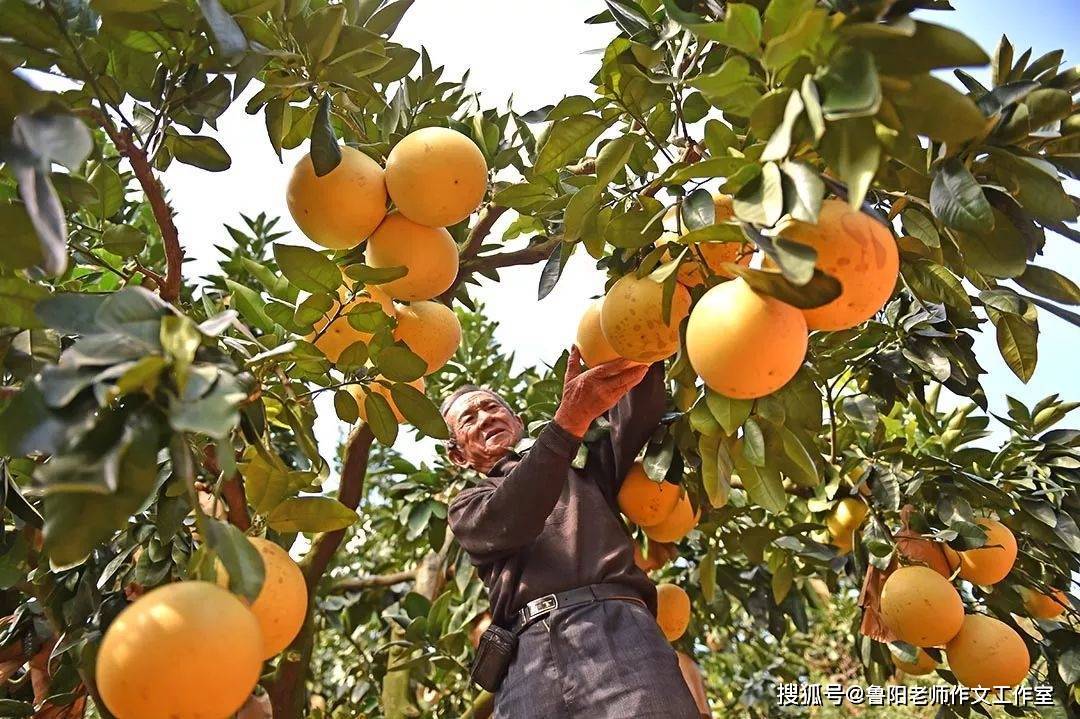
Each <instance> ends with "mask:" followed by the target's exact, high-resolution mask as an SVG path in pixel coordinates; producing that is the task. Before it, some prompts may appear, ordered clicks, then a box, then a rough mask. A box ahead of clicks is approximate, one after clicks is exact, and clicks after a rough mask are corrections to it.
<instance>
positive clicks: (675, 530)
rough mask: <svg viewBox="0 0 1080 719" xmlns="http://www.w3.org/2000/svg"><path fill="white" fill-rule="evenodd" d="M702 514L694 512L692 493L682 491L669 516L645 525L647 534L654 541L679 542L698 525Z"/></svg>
mask: <svg viewBox="0 0 1080 719" xmlns="http://www.w3.org/2000/svg"><path fill="white" fill-rule="evenodd" d="M700 516H701V513H700V512H697V513H695V512H694V505H693V504H692V503H691V502H690V495H689V494H687V493H686V492H682V493H681V494H680V495H679V501H678V502H676V503H675V509H673V510H671V513H670V514H668V516H667V517H665V518H664V519H661V520H660V521H659V522H657V523H656V524H653V525H648V526H646V527H644V530H645V536H647V537H648V538H649V539H650V540H652V541H654V542H663V543H670V542H678V541H679V540H681V539H682V538H683V537H685V536H686V535H688V534H690V531H691V530H692V529H693V528H694V527H696V526H697V523H698V518H699V517H700Z"/></svg>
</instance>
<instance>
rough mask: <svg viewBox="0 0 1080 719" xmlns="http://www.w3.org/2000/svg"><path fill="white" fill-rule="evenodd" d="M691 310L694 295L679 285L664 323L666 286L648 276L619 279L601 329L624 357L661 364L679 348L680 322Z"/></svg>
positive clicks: (602, 315) (603, 310)
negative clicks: (669, 314)
mask: <svg viewBox="0 0 1080 719" xmlns="http://www.w3.org/2000/svg"><path fill="white" fill-rule="evenodd" d="M689 310H690V293H689V292H687V290H686V288H685V287H683V286H682V285H676V286H675V294H674V295H673V296H672V298H671V318H670V321H669V322H666V323H665V322H664V286H663V285H662V284H660V283H659V282H654V281H653V280H650V279H649V278H648V277H642V278H641V279H638V278H637V277H634V275H632V274H630V275H626V276H625V277H621V278H619V280H618V281H616V282H615V284H614V285H612V286H611V289H610V290H608V293H607V295H606V296H605V297H604V302H603V306H602V308H601V310H600V327H601V328H602V331H603V334H604V337H606V338H607V340H608V342H609V343H610V344H611V347H612V348H613V349H614V350H615V351H616V352H618V353H619V356H620V357H625V358H627V359H631V360H634V361H635V362H648V363H651V362H657V361H659V360H662V359H666V358H668V357H670V356H671V355H673V354H675V352H676V351H677V350H678V349H679V323H680V322H682V320H683V318H684V317H686V314H687V312H689Z"/></svg>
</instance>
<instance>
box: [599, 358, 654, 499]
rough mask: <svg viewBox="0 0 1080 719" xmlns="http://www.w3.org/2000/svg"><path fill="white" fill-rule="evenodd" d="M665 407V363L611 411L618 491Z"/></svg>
mask: <svg viewBox="0 0 1080 719" xmlns="http://www.w3.org/2000/svg"><path fill="white" fill-rule="evenodd" d="M666 405H667V388H666V387H665V386H664V363H663V362H656V363H654V364H653V365H651V366H650V367H649V371H648V372H647V373H646V374H645V377H644V378H642V380H641V381H640V382H639V383H638V384H637V385H636V386H635V387H634V388H633V389H632V390H630V391H629V392H627V393H626V396H625V397H623V398H622V399H621V400H619V402H618V404H616V405H615V406H614V407H612V408H611V411H610V412H608V421H609V422H610V423H611V435H610V437H611V450H612V453H613V459H614V467H615V471H614V475H615V488H614V489H615V491H616V492H618V491H619V486H620V485H621V484H622V480H623V477H625V476H626V473H627V472H629V471H630V466H631V465H632V464H633V463H634V458H635V457H637V455H638V452H640V451H641V448H642V447H644V446H645V443H646V442H648V441H649V437H651V436H652V433H653V432H654V431H655V430H656V427H657V425H658V424H660V418H661V417H663V416H664V407H665V406H666Z"/></svg>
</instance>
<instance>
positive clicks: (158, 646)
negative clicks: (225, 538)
mask: <svg viewBox="0 0 1080 719" xmlns="http://www.w3.org/2000/svg"><path fill="white" fill-rule="evenodd" d="M262 648H263V640H262V635H261V632H260V630H259V623H258V621H257V620H256V619H255V616H254V615H253V614H252V613H251V611H250V610H248V608H247V607H245V606H244V604H243V602H241V601H240V600H239V599H237V598H236V597H235V596H233V595H232V594H230V593H229V592H228V591H226V590H224V589H222V588H221V587H218V586H216V585H214V584H211V583H210V582H179V583H177V584H168V585H166V586H164V587H159V588H157V589H154V590H152V591H150V592H148V593H146V594H145V595H143V596H142V597H140V598H139V599H137V600H136V601H135V602H134V603H132V604H131V605H130V606H128V607H127V608H126V609H125V610H124V611H122V612H120V614H119V616H117V617H116V619H115V620H114V621H113V623H112V624H111V625H109V629H108V630H107V631H106V632H105V638H104V639H103V640H102V642H101V648H100V650H99V651H98V656H97V672H96V680H97V686H98V690H99V691H100V692H101V697H102V699H103V700H104V702H105V705H106V706H107V707H108V708H109V711H110V712H112V713H113V714H114V715H115V716H116V717H117V719H224V717H229V716H232V714H233V713H235V712H236V711H237V710H238V709H239V708H240V707H241V706H242V705H243V704H244V702H245V701H246V700H247V698H248V696H249V695H250V694H251V690H252V689H254V688H255V683H256V682H257V681H258V679H259V672H260V670H261V669H262V656H263V654H262Z"/></svg>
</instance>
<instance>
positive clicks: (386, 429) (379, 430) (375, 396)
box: [364, 390, 398, 447]
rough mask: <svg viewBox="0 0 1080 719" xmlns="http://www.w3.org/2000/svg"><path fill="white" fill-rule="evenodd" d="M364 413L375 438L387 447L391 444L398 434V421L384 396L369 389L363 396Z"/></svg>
mask: <svg viewBox="0 0 1080 719" xmlns="http://www.w3.org/2000/svg"><path fill="white" fill-rule="evenodd" d="M364 414H365V415H366V418H367V423H368V426H369V427H371V431H372V433H373V434H374V435H375V439H377V440H379V441H380V442H381V443H382V444H384V445H386V446H387V447H389V446H391V445H393V444H394V441H395V440H396V439H397V435H398V421H397V417H395V416H394V410H393V409H392V408H391V407H390V403H389V402H388V401H387V400H386V398H385V397H383V396H382V395H381V394H379V393H378V392H372V391H370V390H369V391H368V392H367V396H365V397H364Z"/></svg>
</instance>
